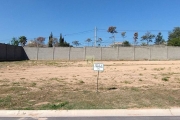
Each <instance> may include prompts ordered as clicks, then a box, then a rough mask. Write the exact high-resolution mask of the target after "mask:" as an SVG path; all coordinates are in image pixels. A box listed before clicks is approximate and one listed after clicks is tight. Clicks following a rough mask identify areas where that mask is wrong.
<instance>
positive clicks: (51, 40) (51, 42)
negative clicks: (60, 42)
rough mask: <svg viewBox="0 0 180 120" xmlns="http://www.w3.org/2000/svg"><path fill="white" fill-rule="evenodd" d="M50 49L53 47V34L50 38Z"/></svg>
mask: <svg viewBox="0 0 180 120" xmlns="http://www.w3.org/2000/svg"><path fill="white" fill-rule="evenodd" d="M48 47H53V34H52V32H51V34H50V36H49V42H48Z"/></svg>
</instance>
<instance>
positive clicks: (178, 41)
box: [168, 37, 180, 46]
mask: <svg viewBox="0 0 180 120" xmlns="http://www.w3.org/2000/svg"><path fill="white" fill-rule="evenodd" d="M168 45H169V46H180V37H179V38H172V39H170V40H169V41H168Z"/></svg>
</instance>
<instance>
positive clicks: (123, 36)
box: [121, 32, 126, 40]
mask: <svg viewBox="0 0 180 120" xmlns="http://www.w3.org/2000/svg"><path fill="white" fill-rule="evenodd" d="M121 36H122V38H123V40H124V38H125V37H126V32H122V33H121Z"/></svg>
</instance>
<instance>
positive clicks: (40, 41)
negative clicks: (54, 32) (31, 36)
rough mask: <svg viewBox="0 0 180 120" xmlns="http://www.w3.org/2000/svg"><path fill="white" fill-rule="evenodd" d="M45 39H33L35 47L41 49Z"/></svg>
mask: <svg viewBox="0 0 180 120" xmlns="http://www.w3.org/2000/svg"><path fill="white" fill-rule="evenodd" d="M44 41H45V38H44V37H38V38H36V39H35V44H36V45H37V47H39V46H40V47H42V46H43V45H44Z"/></svg>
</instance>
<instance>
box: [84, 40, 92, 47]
mask: <svg viewBox="0 0 180 120" xmlns="http://www.w3.org/2000/svg"><path fill="white" fill-rule="evenodd" d="M91 41H92V40H91V39H90V38H88V39H87V40H86V41H85V42H88V46H89V43H90V42H91Z"/></svg>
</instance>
